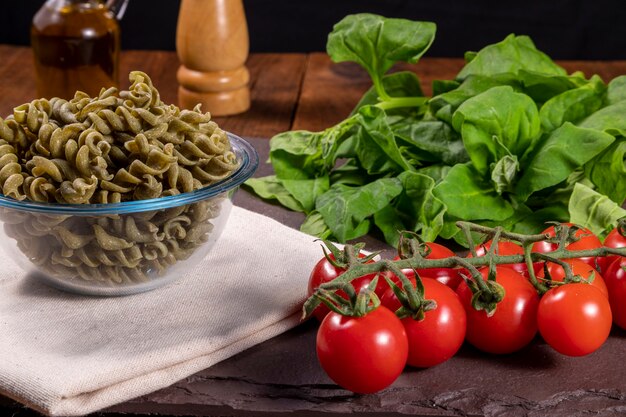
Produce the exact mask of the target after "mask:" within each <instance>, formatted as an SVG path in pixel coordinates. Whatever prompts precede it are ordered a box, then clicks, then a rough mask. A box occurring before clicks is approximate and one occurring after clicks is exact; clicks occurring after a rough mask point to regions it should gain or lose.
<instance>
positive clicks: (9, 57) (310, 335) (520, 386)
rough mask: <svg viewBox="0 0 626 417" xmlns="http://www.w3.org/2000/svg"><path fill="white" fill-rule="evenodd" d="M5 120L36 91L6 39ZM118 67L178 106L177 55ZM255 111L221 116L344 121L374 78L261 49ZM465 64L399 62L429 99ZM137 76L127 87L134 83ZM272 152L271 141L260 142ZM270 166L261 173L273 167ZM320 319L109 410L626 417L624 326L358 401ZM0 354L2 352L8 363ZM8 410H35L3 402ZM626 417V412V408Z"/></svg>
mask: <svg viewBox="0 0 626 417" xmlns="http://www.w3.org/2000/svg"><path fill="white" fill-rule="evenodd" d="M0 62H1V64H0V115H2V116H6V115H8V114H10V112H11V110H12V108H13V107H14V106H16V105H19V104H21V103H23V102H26V101H30V100H31V99H33V98H34V97H35V85H34V78H33V77H34V71H33V65H32V59H31V55H30V50H29V49H27V48H18V47H11V46H6V45H0ZM121 62H122V64H121V73H122V74H126V73H128V72H129V71H130V70H142V71H145V72H147V73H148V74H149V75H150V76H151V77H152V79H153V82H154V83H155V85H156V86H157V88H158V89H159V90H160V91H161V96H162V98H163V100H164V101H165V102H176V90H177V82H176V76H175V74H176V69H177V68H178V60H177V58H176V55H175V54H174V53H172V52H155V51H152V52H144V51H141V52H140V51H129V52H125V53H123V55H122V61H121ZM247 65H248V68H249V70H250V73H251V87H252V89H251V92H252V108H251V110H250V111H249V112H247V113H245V114H243V115H239V116H232V117H226V118H216V120H217V122H218V123H219V124H220V125H221V126H222V127H223V128H224V129H226V130H229V131H232V132H233V133H236V134H238V135H240V136H243V137H247V138H269V137H271V136H273V135H274V134H277V133H279V132H283V131H286V130H291V129H307V130H321V129H324V128H326V127H328V126H331V125H333V124H334V123H336V122H338V121H340V120H342V119H343V118H345V116H346V115H347V114H348V113H349V112H350V110H351V108H352V107H353V106H354V105H355V104H356V103H357V101H358V99H359V97H360V96H361V95H362V94H363V92H364V91H365V90H366V89H367V88H369V86H370V82H369V78H368V77H367V74H366V73H365V72H364V71H363V70H361V69H360V68H359V67H357V66H356V65H353V64H340V65H335V64H332V63H331V62H330V60H329V59H328V58H327V56H326V55H325V54H322V53H313V54H253V55H252V56H250V58H249V61H248V63H247ZM462 65H463V61H462V60H461V59H443V58H437V59H429V58H425V59H423V60H422V62H421V63H419V64H418V65H415V66H409V65H405V66H402V67H401V69H411V70H414V71H416V72H417V74H418V75H419V76H420V78H421V80H422V82H423V88H424V90H425V92H426V93H427V94H430V91H431V88H430V83H431V81H432V80H434V79H450V78H453V77H454V76H455V74H456V73H457V72H458V70H459V69H460V68H461V67H462ZM562 65H563V66H565V67H566V68H567V69H568V70H570V71H574V70H582V71H583V72H585V74H587V75H591V74H594V73H597V74H599V75H600V76H602V78H603V79H604V80H605V81H608V80H610V79H612V78H613V77H615V76H617V75H621V74H626V61H619V62H571V61H570V62H562ZM127 86H128V81H126V82H124V83H122V87H124V88H125V87H127ZM253 143H254V144H255V146H257V148H258V149H259V152H260V153H261V160H262V161H263V160H264V157H266V155H267V142H266V141H264V140H254V141H253ZM268 169H269V167H268V166H267V165H264V164H262V165H261V167H260V173H264V172H268ZM238 198H239V200H238V201H239V202H238V204H240V205H243V206H245V207H248V208H251V209H254V210H257V211H261V212H264V213H266V214H268V215H270V216H272V217H275V218H278V219H280V220H281V221H284V222H285V223H287V224H289V225H292V226H295V225H297V224H298V222H299V220H300V218H299V217H298V216H297V215H295V214H293V213H290V212H287V211H286V210H284V209H282V208H279V207H276V206H272V205H269V204H267V203H262V202H260V201H259V200H257V199H255V198H254V197H252V196H250V195H248V194H245V193H241V195H239V196H238ZM315 328H316V324H315V323H314V322H312V321H311V322H308V323H305V324H303V325H301V326H300V327H298V328H296V329H294V330H292V331H290V332H287V333H286V334H284V335H281V336H279V337H276V338H274V339H272V340H269V341H267V342H265V343H263V344H261V345H258V346H256V347H254V348H252V349H249V350H247V351H245V352H243V353H241V354H239V355H237V356H235V357H233V358H231V359H229V360H226V361H224V362H222V363H220V364H218V365H216V366H214V367H212V368H209V369H207V370H205V371H202V372H200V373H198V374H196V375H193V376H191V377H189V378H186V379H185V380H183V381H180V382H178V383H177V384H174V385H173V386H171V387H168V388H166V389H163V390H161V391H158V392H155V393H152V394H150V395H147V396H145V397H142V398H138V399H135V400H132V401H129V402H127V403H125V404H120V405H117V406H114V407H111V408H110V409H108V410H104V411H103V412H102V414H103V415H107V416H109V415H116V414H131V415H147V414H160V415H164V414H169V415H215V416H217V415H219V416H248V415H259V416H275V415H290V416H293V415H300V416H318V415H320V416H326V417H329V416H338V415H343V414H346V413H355V414H361V415H369V416H381V415H425V416H461V415H463V416H478V415H515V416H518V415H519V416H522V415H537V416H538V415H545V414H550V415H552V416H570V415H583V414H584V415H587V413H591V411H590V410H592V411H596V412H597V413H598V414H599V415H617V414H620V413H626V370H625V368H624V366H623V356H624V353H625V352H626V350H625V349H624V348H625V347H626V341H625V340H624V339H625V338H626V332H622V331H614V332H613V334H612V336H611V338H610V339H609V341H608V342H607V343H606V344H605V346H604V347H603V348H602V349H601V350H599V351H598V352H596V353H595V354H592V355H590V356H589V357H585V358H580V359H572V358H567V357H563V356H561V355H558V354H556V353H555V352H554V351H552V350H551V349H550V348H548V347H547V346H546V345H545V343H543V342H541V341H536V342H534V343H533V344H531V346H529V347H528V348H527V349H524V350H523V351H521V352H519V353H517V354H514V355H507V356H498V357H491V356H487V355H484V354H481V353H479V352H477V351H475V350H474V349H472V348H471V347H467V346H465V347H463V349H462V350H461V351H460V353H459V354H458V355H457V356H456V357H454V358H453V359H452V360H450V361H448V362H446V363H444V364H442V365H440V366H438V367H435V368H431V369H428V370H415V369H410V370H407V371H405V373H404V374H403V375H402V376H401V378H400V379H399V380H398V381H397V382H396V383H395V384H394V385H393V386H392V388H390V389H388V390H385V391H383V392H382V393H380V394H377V395H369V396H358V395H353V394H351V393H349V392H346V391H344V390H341V389H339V388H338V387H337V386H336V385H334V384H332V383H331V381H330V380H329V379H328V378H327V377H326V376H325V375H324V373H323V371H322V370H321V369H320V367H319V365H318V364H317V361H316V359H315V352H314V345H315ZM0 360H1V358H0ZM0 411H3V415H7V413H9V415H10V414H13V415H29V414H32V412H30V411H28V410H26V409H24V408H21V407H20V406H19V405H17V404H15V403H13V402H12V401H10V400H8V399H3V398H0ZM622 415H623V414H622Z"/></svg>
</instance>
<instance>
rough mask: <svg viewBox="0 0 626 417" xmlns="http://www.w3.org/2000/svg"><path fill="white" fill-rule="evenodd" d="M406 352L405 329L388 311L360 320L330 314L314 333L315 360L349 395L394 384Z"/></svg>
mask: <svg viewBox="0 0 626 417" xmlns="http://www.w3.org/2000/svg"><path fill="white" fill-rule="evenodd" d="M408 352H409V343H408V341H407V337H406V332H405V330H404V326H403V325H402V323H401V322H400V319H398V318H397V317H396V315H395V314H393V313H392V312H391V311H390V310H389V309H387V308H385V307H382V306H380V307H378V308H377V309H375V310H373V311H371V312H369V313H368V314H366V315H365V316H363V317H347V316H342V315H340V314H337V313H334V312H331V313H329V314H328V315H327V316H326V318H324V320H323V321H322V324H320V327H319V330H318V332H317V358H318V359H319V362H320V364H321V365H322V368H323V369H324V371H326V373H327V374H328V376H329V377H330V378H331V379H332V380H333V381H335V382H336V383H337V384H338V385H340V386H342V387H343V388H345V389H347V390H350V391H352V392H356V393H360V394H369V393H373V392H377V391H380V390H382V389H384V388H386V387H388V386H389V385H391V384H392V383H393V381H395V380H396V378H398V376H399V375H400V374H401V373H402V370H403V369H404V366H405V365H406V360H407V355H408Z"/></svg>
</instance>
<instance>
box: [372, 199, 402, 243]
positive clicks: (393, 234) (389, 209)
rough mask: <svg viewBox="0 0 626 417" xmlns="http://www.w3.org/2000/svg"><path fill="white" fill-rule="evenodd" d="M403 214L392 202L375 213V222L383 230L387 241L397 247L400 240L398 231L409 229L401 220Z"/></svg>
mask: <svg viewBox="0 0 626 417" xmlns="http://www.w3.org/2000/svg"><path fill="white" fill-rule="evenodd" d="M401 214H402V213H400V212H399V211H398V210H396V208H395V207H393V206H392V205H391V204H389V205H388V206H385V207H384V208H382V209H380V210H378V211H377V212H376V213H374V224H375V225H376V227H378V228H379V229H380V231H381V232H383V236H384V237H385V241H386V242H387V243H389V244H390V245H392V246H394V247H397V246H398V243H399V241H400V234H399V233H398V232H400V231H402V230H407V227H406V226H404V224H403V223H402V221H400V216H401Z"/></svg>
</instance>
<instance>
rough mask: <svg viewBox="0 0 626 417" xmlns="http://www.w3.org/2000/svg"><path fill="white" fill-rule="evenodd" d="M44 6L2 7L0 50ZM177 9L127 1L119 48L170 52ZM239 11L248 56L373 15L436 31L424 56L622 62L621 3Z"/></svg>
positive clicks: (254, 5)
mask: <svg viewBox="0 0 626 417" xmlns="http://www.w3.org/2000/svg"><path fill="white" fill-rule="evenodd" d="M226 1H228V0H226ZM42 4H43V0H12V1H10V2H9V1H8V0H4V1H3V3H2V6H3V7H2V9H1V11H0V43H9V44H18V45H28V43H29V39H28V36H29V35H28V33H29V25H30V21H31V19H32V16H33V15H34V13H35V12H36V10H37V9H38V8H39V7H41V5H42ZM179 4H180V3H179V0H130V4H129V7H128V9H127V12H126V16H125V17H124V20H123V21H122V47H123V48H124V49H166V50H174V47H175V43H174V42H175V34H176V20H177V16H178V7H179ZM244 6H245V9H246V15H247V19H248V26H249V30H250V49H251V51H252V52H309V51H323V50H324V49H325V44H326V36H327V34H328V32H329V31H330V30H331V29H332V25H333V24H334V23H336V22H337V21H339V20H340V19H341V18H342V17H343V16H345V15H346V14H350V13H357V12H372V13H378V14H382V15H385V16H390V17H391V16H393V17H404V18H408V19H414V20H430V21H433V22H435V23H437V25H438V30H437V37H436V40H435V43H434V44H433V46H432V48H431V49H430V51H429V52H428V53H427V55H428V56H439V57H441V56H444V57H461V56H462V54H463V53H464V52H465V51H467V50H477V49H480V48H481V47H482V46H484V45H487V44H489V43H493V42H497V41H499V40H501V39H503V38H504V37H505V36H506V35H507V34H509V33H516V34H527V35H530V36H531V37H532V39H533V40H534V41H535V43H536V45H537V47H539V48H540V49H541V50H543V51H544V52H546V53H548V54H549V55H550V56H552V57H553V58H556V59H626V2H624V0H590V1H582V0H578V1H577V0H548V1H536V0H533V1H521V0H518V1H516V2H512V1H497V0H475V1H469V0H430V1H421V0H305V1H303V0H244ZM1 59H2V57H0V63H1Z"/></svg>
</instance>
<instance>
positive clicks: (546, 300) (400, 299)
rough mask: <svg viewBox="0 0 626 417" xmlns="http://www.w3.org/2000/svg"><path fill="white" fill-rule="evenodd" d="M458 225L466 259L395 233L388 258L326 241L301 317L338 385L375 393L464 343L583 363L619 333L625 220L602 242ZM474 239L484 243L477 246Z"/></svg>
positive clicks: (623, 315) (555, 231) (587, 235)
mask: <svg viewBox="0 0 626 417" xmlns="http://www.w3.org/2000/svg"><path fill="white" fill-rule="evenodd" d="M459 226H460V227H461V228H462V229H464V231H465V232H466V236H467V237H468V241H469V242H470V245H471V246H470V247H473V249H472V250H470V252H469V254H468V255H467V256H466V257H464V258H461V257H459V256H456V255H455V253H454V252H453V251H452V250H450V249H449V248H447V247H445V246H443V245H440V244H437V243H430V242H429V243H424V242H421V241H420V240H419V239H418V238H417V237H416V236H409V237H408V238H407V237H406V236H404V235H403V237H402V239H401V243H400V246H399V250H398V252H399V255H398V256H397V257H396V258H394V259H393V260H375V257H376V254H370V255H367V256H366V255H364V254H363V253H362V252H361V249H362V247H363V246H362V245H360V244H357V245H354V246H352V245H346V246H345V247H344V249H343V250H339V249H338V248H337V247H335V246H334V245H332V244H331V243H330V242H325V243H326V246H327V247H328V249H329V250H330V253H327V252H326V251H325V256H324V257H323V258H322V259H320V261H319V262H318V263H317V264H316V265H315V267H314V268H313V270H312V272H311V276H310V279H309V287H308V293H309V296H310V297H309V299H308V300H307V301H306V303H305V305H304V316H310V315H313V316H315V317H316V318H317V319H318V320H320V322H321V324H320V327H319V330H318V333H317V356H318V359H319V362H320V364H321V366H322V368H323V369H324V370H325V371H326V373H327V374H328V376H329V377H330V378H331V379H332V380H333V381H335V382H336V383H337V384H338V385H340V386H342V387H343V388H345V389H347V390H350V391H353V392H356V393H362V394H367V393H373V392H377V391H379V390H382V389H384V388H386V387H387V386H389V385H390V384H392V383H393V382H394V381H395V380H396V378H397V377H398V376H399V375H400V374H401V373H402V371H403V369H404V368H405V366H406V365H409V366H413V367H418V368H427V367H432V366H435V365H438V364H440V363H442V362H445V361H447V360H448V359H450V358H451V357H452V356H454V355H455V354H456V352H457V351H458V350H459V349H460V347H461V345H462V344H463V342H464V341H466V342H467V343H469V344H471V345H473V346H474V347H476V348H477V349H479V350H481V351H483V352H487V353H490V354H509V353H513V352H516V351H518V350H520V349H522V348H524V347H525V346H526V345H528V344H529V343H530V342H531V341H532V340H533V339H534V338H535V336H536V335H537V333H539V334H540V335H541V336H542V337H543V339H544V340H545V341H546V342H547V343H548V344H549V345H550V346H551V347H553V348H554V349H555V350H556V351H558V352H560V353H562V354H564V355H569V356H584V355H587V354H590V353H592V352H594V351H595V350H597V349H598V348H600V347H601V346H602V344H603V343H604V342H605V341H606V339H607V338H608V336H609V333H610V330H611V326H612V322H614V323H615V324H616V325H617V326H619V327H621V328H622V329H626V257H625V256H626V237H625V230H624V221H621V222H620V225H619V226H618V227H617V228H615V229H614V230H613V231H612V232H611V233H609V234H608V236H607V237H606V238H605V240H604V243H603V242H601V241H600V239H599V238H598V237H596V236H595V235H594V234H593V233H592V232H590V231H589V230H587V229H584V228H580V227H578V226H575V225H572V224H569V223H565V224H556V225H553V226H550V227H549V228H548V229H546V230H545V231H544V232H543V233H542V234H540V235H521V234H514V233H507V232H506V231H503V230H501V229H499V228H495V229H492V228H486V227H483V226H478V225H473V224H471V223H463V224H459ZM473 232H479V233H482V234H484V235H485V236H486V238H487V239H488V240H487V241H486V242H484V243H481V244H478V245H474V243H473V240H472V233H473ZM494 242H495V244H494Z"/></svg>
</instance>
